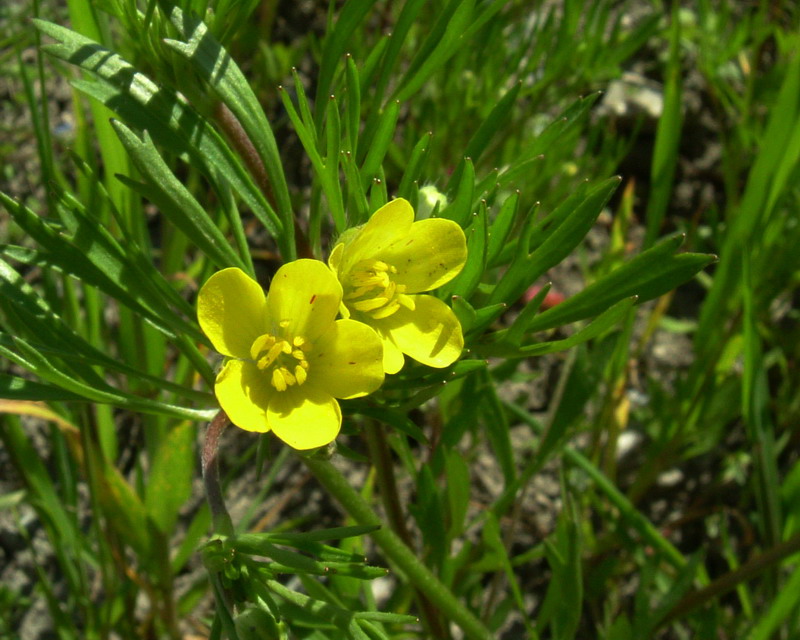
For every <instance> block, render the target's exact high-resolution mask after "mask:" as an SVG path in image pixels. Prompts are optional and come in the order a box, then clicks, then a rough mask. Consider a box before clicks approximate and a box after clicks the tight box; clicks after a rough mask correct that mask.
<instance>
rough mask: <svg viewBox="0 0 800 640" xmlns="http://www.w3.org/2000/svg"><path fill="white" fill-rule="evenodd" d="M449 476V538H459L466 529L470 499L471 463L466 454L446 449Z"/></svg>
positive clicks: (446, 464)
mask: <svg viewBox="0 0 800 640" xmlns="http://www.w3.org/2000/svg"><path fill="white" fill-rule="evenodd" d="M444 463H445V474H446V476H447V513H448V516H449V517H448V526H447V539H448V540H453V539H455V538H458V537H459V536H460V535H461V534H462V533H463V531H464V522H465V520H466V517H467V510H468V508H469V500H470V475H469V465H468V464H467V461H466V460H465V459H464V456H463V455H462V454H461V453H460V452H458V451H455V450H452V449H451V450H445V458H444Z"/></svg>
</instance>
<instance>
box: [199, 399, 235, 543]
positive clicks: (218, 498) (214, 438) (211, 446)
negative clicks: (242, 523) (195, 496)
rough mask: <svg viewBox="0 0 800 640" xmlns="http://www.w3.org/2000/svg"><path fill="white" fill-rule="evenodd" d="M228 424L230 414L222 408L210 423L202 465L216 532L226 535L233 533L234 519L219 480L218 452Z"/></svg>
mask: <svg viewBox="0 0 800 640" xmlns="http://www.w3.org/2000/svg"><path fill="white" fill-rule="evenodd" d="M227 426H228V416H227V415H226V414H225V412H224V411H222V410H221V409H220V412H219V413H218V414H217V415H216V416H214V419H213V420H212V421H211V422H209V423H208V429H207V430H206V440H205V442H204V443H203V454H202V459H201V465H202V468H203V483H204V484H205V487H206V499H207V500H208V506H209V507H211V516H212V519H213V523H214V532H215V533H219V534H222V535H225V536H232V535H233V533H234V532H233V521H232V520H231V516H230V514H229V513H228V510H227V509H226V508H225V500H224V499H223V497H222V487H221V485H220V482H219V464H218V463H217V453H218V451H219V440H220V438H221V437H222V433H223V432H224V431H225V428H226V427H227Z"/></svg>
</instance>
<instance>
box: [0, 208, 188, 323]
mask: <svg viewBox="0 0 800 640" xmlns="http://www.w3.org/2000/svg"><path fill="white" fill-rule="evenodd" d="M0 203H2V204H3V205H4V206H5V208H6V209H7V210H8V212H9V213H10V214H11V216H12V217H13V218H14V220H15V221H16V223H17V224H19V226H20V227H22V228H23V229H24V230H25V231H26V232H27V233H28V234H29V235H30V236H31V237H32V238H33V239H34V240H35V241H36V242H37V243H38V244H39V245H41V246H42V248H44V249H45V250H46V251H47V261H48V263H49V264H51V265H53V266H56V267H58V268H59V269H61V270H62V271H64V272H65V273H69V274H71V275H74V276H75V277H76V278H78V279H79V280H82V281H84V282H86V283H89V284H91V285H93V286H95V287H97V288H98V289H100V290H101V291H104V292H105V293H107V294H108V295H110V296H111V297H113V298H116V299H117V300H119V301H120V302H122V303H123V304H124V305H125V306H127V307H129V308H130V309H132V310H133V311H135V312H136V313H139V314H141V315H143V316H145V317H146V318H147V319H148V320H150V321H151V322H152V323H153V325H154V326H155V327H157V328H159V329H161V331H163V332H164V333H166V334H167V335H172V332H173V331H181V332H185V333H188V334H189V335H193V336H196V337H197V338H198V339H202V338H201V334H200V333H199V331H198V329H197V326H196V325H194V324H190V323H188V322H186V321H185V320H183V319H182V318H181V317H180V316H178V315H176V314H175V313H174V312H173V311H172V310H171V309H169V308H168V307H167V306H165V305H161V304H159V302H160V301H154V300H152V299H150V298H149V297H148V298H145V295H144V294H143V291H142V287H141V286H136V285H135V284H134V283H138V276H139V274H138V273H137V272H136V269H135V268H133V266H132V265H131V264H130V263H128V262H127V261H126V260H125V258H124V256H121V255H120V254H119V252H117V251H116V248H115V247H114V246H113V245H110V244H108V243H100V242H92V243H90V244H89V245H81V246H75V245H74V244H73V243H72V242H70V240H71V239H70V238H69V237H68V236H66V235H64V234H63V233H59V232H58V231H57V230H56V229H55V228H53V227H52V226H51V225H49V224H47V223H46V222H44V221H43V220H42V219H41V218H39V217H38V216H37V215H36V214H35V213H33V212H32V211H30V210H29V209H28V208H27V207H25V206H23V205H22V204H19V203H17V202H14V201H13V200H12V199H11V198H9V197H8V196H7V195H5V194H4V193H0ZM86 231H87V234H92V229H91V227H89V228H87V230H86ZM93 235H94V237H95V238H100V236H99V234H97V233H94V234H93ZM86 237H87V236H86V234H83V233H81V234H79V235H78V236H77V238H78V240H82V239H83V238H86ZM153 303H155V304H156V305H157V307H158V308H157V309H156V308H154V306H152V305H153Z"/></svg>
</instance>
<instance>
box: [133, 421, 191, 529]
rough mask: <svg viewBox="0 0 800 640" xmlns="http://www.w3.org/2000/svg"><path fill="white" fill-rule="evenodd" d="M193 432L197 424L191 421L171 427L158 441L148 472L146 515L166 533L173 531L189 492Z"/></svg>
mask: <svg viewBox="0 0 800 640" xmlns="http://www.w3.org/2000/svg"><path fill="white" fill-rule="evenodd" d="M196 435H197V425H195V424H193V423H191V422H184V423H182V424H179V425H177V426H175V427H173V428H172V429H170V431H169V433H167V435H166V437H164V438H162V439H161V441H160V442H159V444H158V450H157V451H156V455H155V457H154V458H153V460H152V463H151V467H150V472H149V473H148V476H147V491H146V494H145V500H144V505H145V508H146V509H147V515H148V516H149V517H150V519H151V520H152V521H153V522H154V523H155V524H156V526H158V528H159V530H160V531H161V533H162V534H164V535H165V536H167V537H169V536H170V535H171V534H172V530H173V528H174V526H175V522H176V520H177V518H178V511H179V510H180V508H181V507H182V506H183V503H184V502H186V500H188V499H189V496H190V495H191V493H192V477H193V476H194V461H195V457H194V442H195V439H196Z"/></svg>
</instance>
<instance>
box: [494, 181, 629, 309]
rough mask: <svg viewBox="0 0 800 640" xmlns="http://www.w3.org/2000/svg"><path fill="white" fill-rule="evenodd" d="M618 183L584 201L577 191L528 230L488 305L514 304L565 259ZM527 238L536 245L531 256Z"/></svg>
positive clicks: (608, 183)
mask: <svg viewBox="0 0 800 640" xmlns="http://www.w3.org/2000/svg"><path fill="white" fill-rule="evenodd" d="M619 182H620V179H619V178H612V179H611V180H607V181H606V182H604V183H602V184H600V185H598V186H597V187H595V188H594V189H591V190H590V191H589V192H588V194H586V196H585V197H583V195H582V193H581V192H580V191H579V192H577V193H576V194H575V195H574V196H572V197H570V198H567V200H566V201H565V202H564V203H562V205H560V206H559V207H557V208H556V210H555V211H553V213H552V214H551V215H550V216H548V217H547V218H545V219H544V220H543V221H542V222H541V223H539V224H537V225H535V226H532V227H530V231H528V233H526V234H524V236H523V238H522V239H521V240H520V242H519V244H518V247H517V253H516V255H515V257H514V259H513V261H512V263H511V265H510V266H509V268H508V271H507V272H506V273H505V274H504V276H503V277H502V278H501V280H500V282H499V283H498V284H497V286H496V287H495V289H494V291H492V294H491V296H490V297H489V301H490V302H492V303H497V302H508V303H511V302H513V301H514V300H516V299H517V298H519V297H520V296H521V295H522V293H523V292H524V291H525V289H527V288H528V287H529V286H530V285H531V284H532V283H533V282H535V281H536V280H537V279H538V278H539V277H540V276H542V275H543V274H544V273H545V272H546V271H547V270H548V269H550V268H552V267H554V266H555V265H557V264H558V263H560V262H561V261H562V260H563V259H564V258H565V257H567V256H568V255H569V254H570V253H571V252H572V250H573V249H574V248H575V247H576V246H577V245H578V244H579V243H580V242H581V241H582V240H583V238H584V237H585V236H586V234H587V233H588V232H589V229H591V228H592V225H593V224H594V221H595V220H596V219H597V216H598V215H600V212H601V211H602V209H603V206H605V204H606V202H608V200H609V198H610V197H611V195H612V194H613V193H614V191H615V190H616V188H617V186H618V185H619ZM527 237H532V238H535V239H536V240H537V241H539V244H538V246H537V247H536V248H535V249H534V250H533V252H532V253H530V254H529V253H527V249H526V246H527V241H526V239H527ZM540 238H543V239H541V240H539V239H540Z"/></svg>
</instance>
